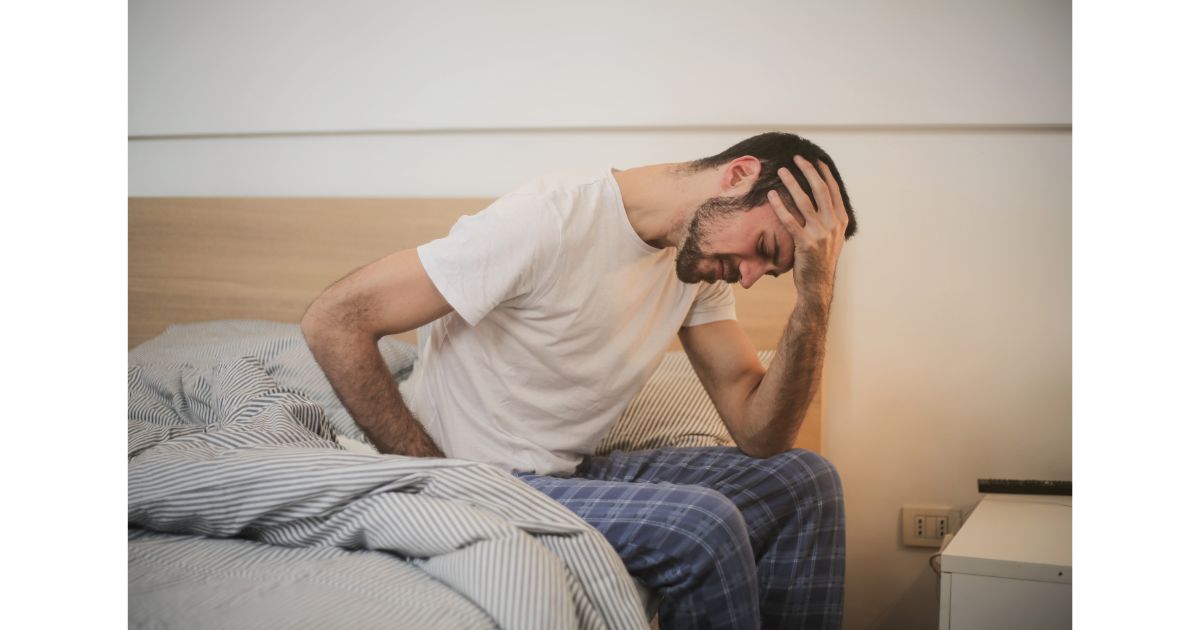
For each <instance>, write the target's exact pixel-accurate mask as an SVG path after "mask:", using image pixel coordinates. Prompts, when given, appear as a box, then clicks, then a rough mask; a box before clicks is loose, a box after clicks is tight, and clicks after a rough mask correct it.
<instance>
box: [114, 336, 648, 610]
mask: <svg viewBox="0 0 1200 630" xmlns="http://www.w3.org/2000/svg"><path fill="white" fill-rule="evenodd" d="M241 324H243V327H242V328H241V329H239V330H235V331H233V332H230V330H228V329H225V330H219V331H217V333H214V329H212V328H211V327H208V328H205V327H193V328H190V329H189V328H188V327H178V328H174V329H172V330H171V331H168V333H166V334H164V335H163V336H162V337H160V338H158V339H156V340H153V341H151V342H148V343H147V344H145V345H143V346H141V347H139V348H137V349H135V350H134V351H132V352H131V353H130V366H129V425H128V432H129V433H128V434H129V452H128V457H129V461H128V472H129V476H128V482H129V486H128V490H129V622H130V626H131V627H206V628H209V627H212V628H217V627H251V626H253V627H279V628H283V627H286V628H295V627H314V628H331V627H354V628H374V627H383V626H387V627H407V628H479V627H491V626H498V627H501V628H555V629H557V628H634V627H637V628H645V627H646V616H645V613H644V610H643V605H642V601H641V600H640V598H639V592H638V590H637V587H636V586H635V585H634V582H633V580H632V579H631V578H630V577H629V575H628V573H626V572H625V570H624V568H623V567H622V565H621V561H620V559H619V558H618V557H617V555H616V553H615V552H614V551H613V550H612V549H611V547H609V545H608V543H607V542H606V541H605V540H604V539H603V537H602V536H600V534H599V533H597V532H596V531H595V530H594V529H592V528H591V527H590V526H588V525H587V524H586V523H584V522H583V521H582V520H580V519H579V518H578V517H576V516H575V515H574V514H572V513H571V512H569V511H568V510H566V509H565V508H563V507H562V506H560V505H559V504H558V503H556V502H554V501H552V500H551V499H549V498H548V497H545V496H544V495H542V494H540V493H538V492H537V491H535V490H533V489H532V488H530V487H528V486H527V485H525V484H524V483H522V482H520V481H519V480H517V479H515V478H514V477H512V476H511V475H509V474H507V473H505V472H503V471H501V470H499V469H498V468H494V467H490V466H487V465H483V464H477V463H472V462H465V461H460V460H429V459H415V458H405V457H398V456H384V455H376V454H363V453H350V452H347V451H345V450H343V449H342V448H341V447H340V446H339V445H338V444H337V442H336V440H335V438H336V436H337V435H339V434H340V433H341V432H340V431H337V430H335V426H334V425H333V424H332V423H331V422H330V418H329V414H328V413H327V411H328V410H327V409H326V406H325V405H323V404H321V403H320V402H318V401H317V400H316V399H318V398H320V397H321V395H322V394H321V393H320V392H305V391H303V389H304V386H305V383H304V378H302V377H301V376H298V375H301V374H302V373H305V372H309V371H311V369H312V368H313V367H315V363H314V364H312V365H311V366H309V365H306V364H304V361H303V360H296V359H295V358H287V355H288V353H289V352H294V353H299V352H300V351H299V350H297V349H296V347H295V344H296V343H300V344H302V343H303V342H302V340H300V339H299V335H298V332H297V331H296V330H295V327H294V326H293V327H287V326H286V325H275V324H266V323H262V324H257V323H245V322H243V323H241ZM279 326H283V327H282V328H279ZM264 327H265V328H264ZM214 334H216V335H217V337H219V338H217V337H214V336H213V335H214ZM233 350H236V352H233ZM399 350H400V349H398V348H391V349H384V354H385V357H387V358H388V364H389V366H390V367H392V368H393V370H394V371H402V370H403V369H404V367H406V366H402V365H401V364H402V363H404V360H405V354H404V352H400V351H399ZM301 354H302V353H301ZM280 357H284V359H283V360H282V362H283V363H285V364H287V365H286V366H283V367H282V368H281V365H280V361H281V359H280ZM311 360H312V359H311V355H309V356H308V358H307V361H311ZM409 363H411V361H409ZM281 381H284V382H287V385H284V384H281ZM325 386H326V387H327V384H325ZM343 411H344V410H343Z"/></svg>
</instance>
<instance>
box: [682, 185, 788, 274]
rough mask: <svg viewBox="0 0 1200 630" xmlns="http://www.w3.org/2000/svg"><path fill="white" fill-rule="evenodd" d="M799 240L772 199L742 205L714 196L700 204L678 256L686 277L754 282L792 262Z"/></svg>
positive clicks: (735, 201) (730, 199)
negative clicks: (745, 205) (777, 214)
mask: <svg viewBox="0 0 1200 630" xmlns="http://www.w3.org/2000/svg"><path fill="white" fill-rule="evenodd" d="M794 256H795V244H794V243H793V241H792V237H791V235H790V234H788V232H787V229H786V228H784V227H783V223H781V222H780V221H779V217H777V216H775V211H774V210H773V209H771V206H770V204H767V203H764V204H762V205H761V206H757V207H755V208H751V209H749V210H744V209H741V208H740V207H738V205H737V200H736V199H733V198H730V197H714V198H712V199H709V200H708V201H706V202H704V203H703V204H701V206H700V207H699V208H698V209H697V210H696V213H695V215H693V217H692V221H691V223H690V224H689V225H688V230H687V234H686V235H685V236H684V240H683V242H682V243H681V244H680V245H679V253H678V255H677V256H676V258H675V274H676V275H678V276H679V279H680V280H682V281H683V282H687V283H695V282H717V281H718V280H721V281H725V282H731V283H732V282H737V283H739V284H741V285H742V286H743V287H746V288H750V286H751V285H753V284H754V283H755V282H757V281H758V279H759V278H761V277H762V276H763V275H764V274H770V275H779V274H781V273H785V272H787V271H788V270H789V269H791V268H792V263H793V262H794V261H793V258H794Z"/></svg>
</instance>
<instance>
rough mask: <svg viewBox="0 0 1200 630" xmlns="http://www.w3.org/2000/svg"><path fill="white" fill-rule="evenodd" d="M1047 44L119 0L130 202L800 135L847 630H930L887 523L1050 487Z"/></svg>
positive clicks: (326, 187) (1056, 465)
mask: <svg viewBox="0 0 1200 630" xmlns="http://www.w3.org/2000/svg"><path fill="white" fill-rule="evenodd" d="M466 5H470V6H469V7H467V6H466ZM1070 40H1071V34H1070V5H1069V3H1068V2H1066V1H1064V0H1059V1H1056V2H1047V1H1039V0H1030V1H1021V2H1016V1H1008V2H999V3H997V2H984V1H973V2H968V1H964V0H957V1H956V0H941V1H920V2H917V1H909V2H884V1H879V2H862V1H855V2H739V3H685V2H637V3H634V2H608V3H604V4H603V5H598V4H595V3H569V2H536V3H532V2H523V3H513V2H508V3H485V2H480V3H462V2H437V3H402V2H369V1H367V0H353V1H342V2H328V3H315V2H272V1H268V0H253V1H250V0H243V1H241V2H212V1H208V2H198V1H196V2H173V3H168V2H141V1H136V0H135V1H134V2H132V3H131V5H130V134H131V140H130V143H129V160H130V164H129V166H130V168H129V172H130V181H129V186H130V194H131V195H135V196H140V195H214V196H215V195H231V196H237V195H272V196H286V195H297V196H316V195H334V196H336V195H350V196H386V195H403V196H474V195H478V196H494V195H499V194H502V193H503V192H505V191H506V190H508V189H509V188H511V187H513V186H514V185H516V184H517V183H519V182H521V181H522V180H524V179H526V178H528V177H530V176H533V175H536V174H538V173H540V172H542V171H545V170H550V169H554V168H559V167H562V166H566V165H569V166H592V165H614V166H619V167H623V166H634V165H638V164H645V163H653V162H660V161H671V160H684V159H691V158H695V157H699V156H702V155H708V154H712V153H715V152H717V151H719V150H721V149H724V148H725V147H727V146H728V145H730V144H732V143H733V142H735V141H737V140H740V139H742V138H744V137H746V136H748V135H751V134H753V133H755V132H757V131H761V130H766V129H781V130H791V131H796V132H798V133H801V135H805V136H807V137H809V138H811V139H813V140H814V141H816V142H818V143H819V144H821V145H822V146H823V147H825V148H826V149H827V150H829V152H830V153H831V154H832V155H833V156H834V158H835V159H836V160H837V161H838V165H839V167H840V170H841V171H842V173H843V174H844V176H845V178H846V182H847V187H848V189H849V192H850V195H851V197H852V199H853V201H854V204H855V207H856V208H857V211H858V214H859V217H860V220H861V226H862V227H861V233H860V234H859V235H858V236H856V237H855V238H854V239H853V240H851V241H850V243H849V244H848V246H847V247H846V249H845V250H844V254H843V259H842V263H841V266H840V272H839V281H838V288H837V296H836V299H835V303H834V314H833V316H834V321H833V324H832V327H831V331H830V340H829V359H828V364H827V368H826V390H827V391H826V400H827V412H828V421H827V422H828V424H827V430H828V434H827V454H828V455H829V457H830V458H831V459H832V460H833V461H834V463H836V464H837V466H838V468H839V470H840V471H841V473H842V477H843V481H844V484H845V489H846V495H847V506H848V532H847V533H848V558H847V561H848V565H847V571H848V575H847V578H848V582H847V599H846V607H847V610H846V613H847V614H846V627H847V628H849V629H857V628H876V627H883V628H922V627H924V628H932V627H934V624H935V623H936V614H937V610H936V601H937V590H936V583H935V579H934V576H933V574H932V572H931V571H930V569H929V568H928V565H927V558H928V555H929V552H928V551H922V550H915V549H909V548H905V547H902V546H900V544H899V532H898V517H899V507H900V505H901V504H903V503H908V502H920V503H948V504H953V505H960V506H964V507H965V506H969V505H970V504H971V503H973V502H974V500H975V499H976V498H977V494H976V493H975V486H974V483H975V479H976V478H978V477H1041V478H1063V479H1070V478H1071V393H1070V392H1071V390H1070V388H1071V357H1070V350H1071V328H1070V316H1071V302H1070V289H1071V266H1070V260H1071V239H1070V233H1071V210H1070V208H1071V198H1070V180H1071V133H1070V121H1071V118H1070V106H1071V100H1070V65H1071V60H1070Z"/></svg>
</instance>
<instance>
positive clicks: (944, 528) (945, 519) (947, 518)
mask: <svg viewBox="0 0 1200 630" xmlns="http://www.w3.org/2000/svg"><path fill="white" fill-rule="evenodd" d="M961 518H962V517H961V513H960V512H959V511H958V510H956V509H954V508H952V507H950V506H948V505H905V506H904V507H902V508H901V509H900V523H901V535H902V537H903V540H904V544H905V545H907V546H910V547H941V546H942V538H943V537H945V536H946V535H947V534H953V533H955V532H957V531H958V527H959V524H960V519H961Z"/></svg>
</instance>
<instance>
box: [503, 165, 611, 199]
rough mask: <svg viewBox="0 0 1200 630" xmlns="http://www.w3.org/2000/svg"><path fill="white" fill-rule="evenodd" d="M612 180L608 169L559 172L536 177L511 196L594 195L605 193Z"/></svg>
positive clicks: (518, 188)
mask: <svg viewBox="0 0 1200 630" xmlns="http://www.w3.org/2000/svg"><path fill="white" fill-rule="evenodd" d="M611 179H612V173H611V170H610V169H608V168H576V169H568V170H557V171H552V172H549V173H546V174H543V175H541V176H539V177H535V178H533V179H531V180H529V181H527V182H525V183H524V184H521V185H520V186H519V187H517V188H516V189H515V190H513V191H512V192H511V193H509V194H514V195H545V196H547V197H559V196H571V195H579V194H587V193H588V192H593V193H594V192H596V191H605V189H607V188H608V185H609V181H610V180H611Z"/></svg>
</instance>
